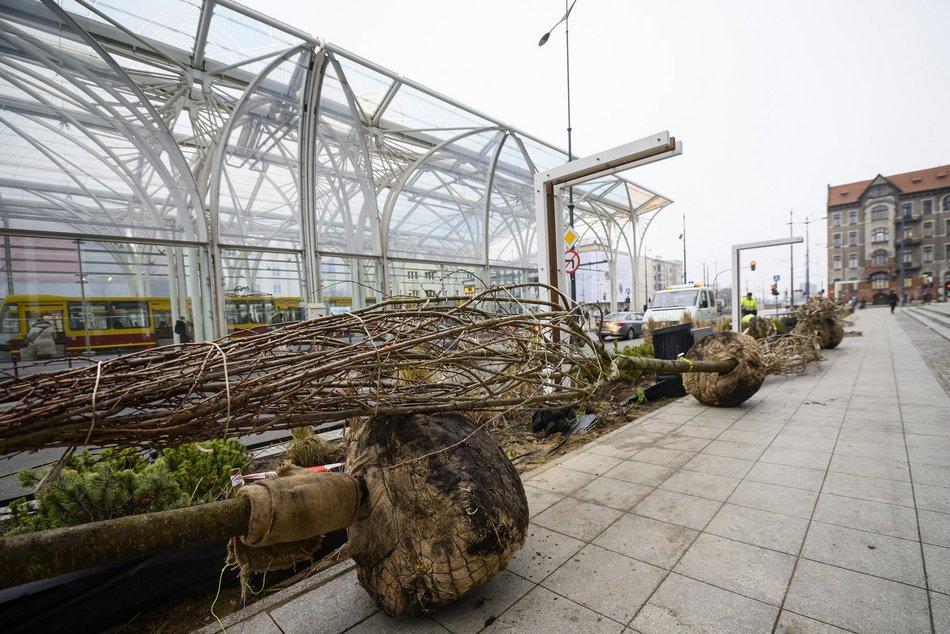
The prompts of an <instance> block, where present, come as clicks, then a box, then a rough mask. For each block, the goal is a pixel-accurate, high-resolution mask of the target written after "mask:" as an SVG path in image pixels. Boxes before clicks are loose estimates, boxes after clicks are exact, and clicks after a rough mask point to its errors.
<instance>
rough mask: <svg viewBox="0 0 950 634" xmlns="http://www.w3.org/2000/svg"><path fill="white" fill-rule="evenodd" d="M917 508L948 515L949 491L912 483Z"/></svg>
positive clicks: (949, 505) (949, 510) (939, 487)
mask: <svg viewBox="0 0 950 634" xmlns="http://www.w3.org/2000/svg"><path fill="white" fill-rule="evenodd" d="M947 484H950V483H947ZM914 496H915V497H916V501H917V508H919V509H926V510H928V511H938V512H940V513H950V489H948V488H946V487H942V486H932V485H929V484H919V483H916V482H915V483H914Z"/></svg>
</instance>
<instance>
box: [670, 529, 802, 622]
mask: <svg viewBox="0 0 950 634" xmlns="http://www.w3.org/2000/svg"><path fill="white" fill-rule="evenodd" d="M794 566H795V557H793V556H791V555H787V554H785V553H780V552H777V551H774V550H768V549H765V548H761V547H759V546H753V545H751V544H747V543H743V542H738V541H734V540H731V539H725V538H723V537H718V536H716V535H707V534H705V533H704V534H702V535H700V536H699V537H697V538H696V541H695V542H693V544H692V545H691V546H690V547H689V549H688V550H687V551H686V553H685V554H684V555H683V557H682V558H681V559H680V560H679V563H677V564H676V567H674V568H673V572H677V573H679V574H682V575H685V576H687V577H690V578H692V579H697V580H699V581H705V582H706V583H709V584H712V585H714V586H716V587H718V588H723V589H724V590H731V591H732V592H735V593H737V594H741V595H742V596H745V597H749V598H752V599H757V600H759V601H763V602H765V603H769V604H771V605H774V606H776V607H778V606H781V604H782V597H784V596H785V589H786V588H787V587H788V580H789V579H790V578H791V576H792V569H793V568H794Z"/></svg>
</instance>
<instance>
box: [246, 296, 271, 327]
mask: <svg viewBox="0 0 950 634" xmlns="http://www.w3.org/2000/svg"><path fill="white" fill-rule="evenodd" d="M268 303H269V302H268ZM248 308H249V309H250V316H251V318H250V322H251V323H252V324H266V323H268V322H269V321H270V319H268V316H267V313H265V312H264V302H263V301H261V300H259V299H258V300H254V301H250V302H248ZM268 308H269V306H268Z"/></svg>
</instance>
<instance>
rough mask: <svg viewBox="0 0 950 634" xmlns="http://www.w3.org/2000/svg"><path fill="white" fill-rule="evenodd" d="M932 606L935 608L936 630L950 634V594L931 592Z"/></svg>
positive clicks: (943, 633) (939, 633) (940, 633)
mask: <svg viewBox="0 0 950 634" xmlns="http://www.w3.org/2000/svg"><path fill="white" fill-rule="evenodd" d="M930 606H931V610H933V619H934V632H935V633H936V634H950V596H947V595H945V594H938V593H936V592H931V593H930Z"/></svg>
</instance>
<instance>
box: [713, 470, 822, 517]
mask: <svg viewBox="0 0 950 634" xmlns="http://www.w3.org/2000/svg"><path fill="white" fill-rule="evenodd" d="M817 497H818V493H817V492H815V491H807V490H805V489H794V488H791V487H785V486H779V485H775V484H765V483H762V482H752V481H750V480H744V481H742V482H741V483H739V486H737V487H736V490H735V492H734V493H733V494H732V495H731V496H730V497H729V500H728V501H729V502H731V503H733V504H737V505H739V506H748V507H751V508H755V509H761V510H763V511H771V512H772V513H781V514H783V515H791V516H793V517H802V518H806V519H807V518H809V517H811V513H812V509H813V508H814V505H815V499H816V498H817Z"/></svg>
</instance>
